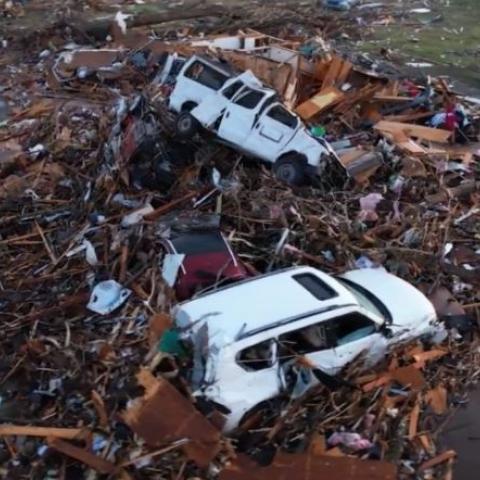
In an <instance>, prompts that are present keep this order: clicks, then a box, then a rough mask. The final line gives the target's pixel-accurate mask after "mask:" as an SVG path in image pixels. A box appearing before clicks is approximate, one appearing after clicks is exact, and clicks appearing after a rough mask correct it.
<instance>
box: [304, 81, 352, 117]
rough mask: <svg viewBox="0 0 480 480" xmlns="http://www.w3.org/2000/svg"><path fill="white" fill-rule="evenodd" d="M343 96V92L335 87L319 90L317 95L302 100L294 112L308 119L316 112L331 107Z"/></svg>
mask: <svg viewBox="0 0 480 480" xmlns="http://www.w3.org/2000/svg"><path fill="white" fill-rule="evenodd" d="M343 97H344V95H343V93H342V92H341V91H340V90H338V89H337V88H335V87H330V88H328V89H326V90H322V91H320V92H319V93H318V94H317V95H314V96H313V97H312V98H310V99H309V100H307V101H306V102H303V103H302V104H300V105H299V106H298V107H297V108H296V110H295V111H296V112H297V114H298V115H300V117H302V118H303V119H304V120H309V119H310V118H312V117H313V116H315V115H317V114H318V113H320V112H322V111H324V110H326V109H327V108H329V107H331V106H332V105H334V104H335V103H337V102H338V101H339V100H341V99H342V98H343Z"/></svg>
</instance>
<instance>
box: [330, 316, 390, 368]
mask: <svg viewBox="0 0 480 480" xmlns="http://www.w3.org/2000/svg"><path fill="white" fill-rule="evenodd" d="M326 327H327V328H328V330H329V337H330V338H331V341H332V342H334V343H335V347H334V349H333V351H334V354H335V357H336V362H335V363H336V367H337V372H338V370H340V369H342V368H343V367H344V366H345V365H347V364H348V363H350V362H352V361H353V360H354V359H355V358H356V357H358V356H359V355H360V354H362V353H365V354H366V357H365V358H366V360H367V361H368V360H370V359H371V358H373V357H374V356H376V355H378V354H380V353H381V349H382V348H383V347H384V346H386V340H385V337H384V336H383V334H382V333H381V332H380V331H379V326H378V324H377V323H376V322H375V321H373V320H372V319H371V318H369V317H368V316H367V315H364V314H363V313H361V312H358V311H354V312H350V313H346V314H344V315H340V316H337V317H336V318H333V319H331V320H329V321H328V324H327V326H326Z"/></svg>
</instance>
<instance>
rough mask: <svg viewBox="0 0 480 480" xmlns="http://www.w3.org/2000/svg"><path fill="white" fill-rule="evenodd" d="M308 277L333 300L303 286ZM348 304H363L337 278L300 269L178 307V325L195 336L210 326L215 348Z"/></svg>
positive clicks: (255, 280)
mask: <svg viewBox="0 0 480 480" xmlns="http://www.w3.org/2000/svg"><path fill="white" fill-rule="evenodd" d="M312 276H313V277H312ZM307 277H308V278H307ZM305 278H307V279H311V278H314V279H315V281H316V280H317V279H318V281H319V285H320V287H321V285H324V286H325V288H326V289H327V290H330V291H332V292H333V295H332V296H331V297H330V298H327V299H324V300H319V298H317V297H316V296H315V295H314V294H312V293H311V292H310V291H309V290H308V289H307V288H305V286H303V285H302V284H301V283H299V280H298V279H305ZM321 288H323V287H321ZM345 305H357V306H358V301H357V300H356V298H355V297H354V296H353V295H352V294H351V293H350V291H349V290H348V289H347V288H345V287H344V286H343V285H342V284H340V283H339V282H338V281H337V280H335V279H334V278H333V277H331V276H330V275H327V274H325V273H323V272H320V271H319V270H317V269H315V268H312V267H294V268H289V269H286V270H281V271H277V272H274V273H272V274H267V275H262V276H258V277H254V278H252V279H248V280H244V281H242V282H239V283H235V284H233V285H230V286H227V287H224V288H222V289H218V290H215V291H213V292H210V293H207V294H204V295H202V296H200V297H198V298H195V299H193V300H190V301H187V302H184V303H182V304H180V305H178V306H177V307H176V311H175V323H176V325H177V326H178V327H180V328H186V327H188V326H190V327H191V330H193V331H198V330H199V329H200V328H201V327H202V326H203V325H205V324H206V325H207V326H208V336H209V343H210V344H211V345H212V344H213V345H216V346H217V347H222V346H224V345H228V344H230V343H232V342H234V341H237V340H240V339H241V338H245V337H247V336H250V335H254V334H255V333H256V332H259V331H265V330H270V329H273V328H275V327H277V326H278V325H279V324H282V323H285V322H286V321H295V319H296V317H302V316H303V317H305V315H306V314H310V315H313V314H315V313H318V312H319V311H324V310H329V309H334V308H338V307H341V306H345ZM249 334H250V335H249Z"/></svg>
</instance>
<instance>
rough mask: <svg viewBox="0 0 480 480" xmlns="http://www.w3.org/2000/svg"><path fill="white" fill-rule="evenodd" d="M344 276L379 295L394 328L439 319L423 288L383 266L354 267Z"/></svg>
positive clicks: (412, 325)
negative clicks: (355, 268)
mask: <svg viewBox="0 0 480 480" xmlns="http://www.w3.org/2000/svg"><path fill="white" fill-rule="evenodd" d="M340 277H343V278H345V279H347V280H350V281H351V282H354V283H356V284H358V285H360V286H362V287H363V288H365V289H366V290H368V291H369V292H371V293H372V294H373V295H375V297H377V298H378V299H379V300H380V301H381V302H382V303H383V304H384V305H385V307H386V308H387V309H388V311H389V312H390V314H391V316H392V326H393V327H394V328H395V327H399V328H406V327H408V328H414V327H415V326H418V325H419V324H421V323H423V322H427V321H431V320H435V319H436V318H437V317H436V313H435V309H434V307H433V305H432V303H431V302H430V300H428V298H427V297H426V296H425V295H424V294H423V293H422V292H420V290H418V289H416V288H415V287H414V286H413V285H411V284H410V283H407V282H405V281H404V280H402V279H401V278H398V277H397V276H395V275H392V274H390V273H388V272H387V271H385V270H384V269H383V268H364V269H361V270H352V271H350V272H347V273H344V274H343V275H340Z"/></svg>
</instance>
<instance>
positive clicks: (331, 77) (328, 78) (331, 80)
mask: <svg viewBox="0 0 480 480" xmlns="http://www.w3.org/2000/svg"><path fill="white" fill-rule="evenodd" d="M342 65H343V59H342V58H340V57H333V59H332V61H331V63H330V67H329V69H328V71H327V74H326V75H325V78H324V79H323V83H322V90H326V89H327V88H328V87H333V86H334V85H335V81H336V80H337V77H338V75H339V74H340V70H341V68H342Z"/></svg>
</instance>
